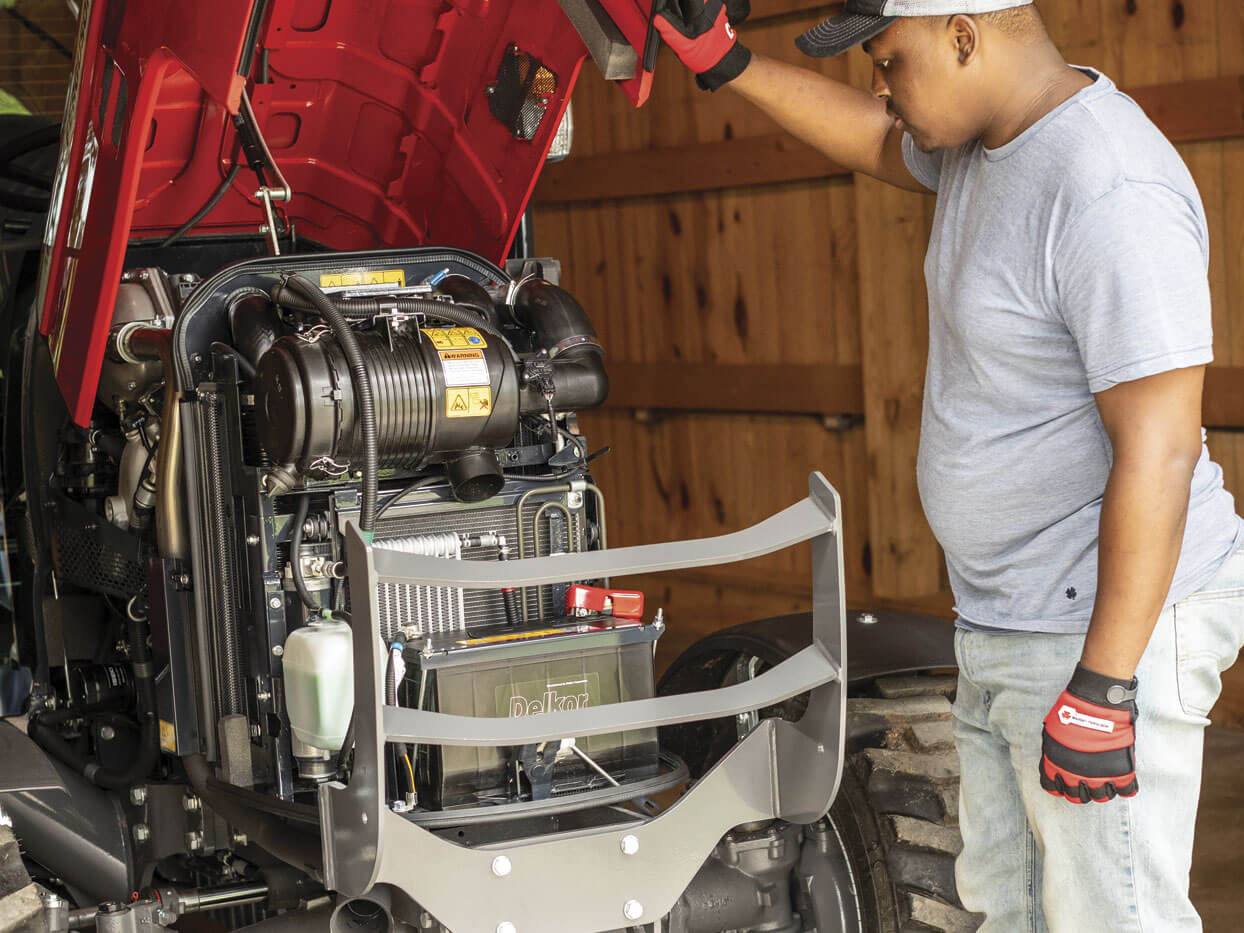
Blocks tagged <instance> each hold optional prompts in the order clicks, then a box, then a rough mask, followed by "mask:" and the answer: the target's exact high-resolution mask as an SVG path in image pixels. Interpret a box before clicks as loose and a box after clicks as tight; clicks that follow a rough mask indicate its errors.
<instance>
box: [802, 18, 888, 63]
mask: <svg viewBox="0 0 1244 933" xmlns="http://www.w3.org/2000/svg"><path fill="white" fill-rule="evenodd" d="M897 18H898V17H895V16H873V15H871V14H868V13H839V14H838V15H837V16H831V17H830V18H829V19H827V20H825V21H823V22H820V23H817V24H816V25H815V26H813V27H812V28H811V29H809V30H808V31H807V32H805V33H804V34H803V35H802V36H800V37H799V38H797V39H796V40H795V45H797V46H798V47H799V51H801V52H803V53H804V54H805V55H811V56H812V57H813V58H830V57H832V56H834V55H841V54H842V53H843V52H845V51H846V50H847V49H849V48H851V46H853V45H859V44H860V43H861V42H867V41H868V40H869V39H871V38H872V37H873V36H875V35H877V34H878V33H879V32H881V31H882V30H883V29H885V28H886V27H887V26H889V25H890V24H891V23H892V22H894V20H895V19H897Z"/></svg>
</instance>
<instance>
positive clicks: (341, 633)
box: [281, 619, 354, 751]
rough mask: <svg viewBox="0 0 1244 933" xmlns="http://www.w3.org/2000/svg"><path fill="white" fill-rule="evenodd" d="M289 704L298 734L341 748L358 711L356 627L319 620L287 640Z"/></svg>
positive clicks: (316, 743) (321, 745)
mask: <svg viewBox="0 0 1244 933" xmlns="http://www.w3.org/2000/svg"><path fill="white" fill-rule="evenodd" d="M281 660H282V662H283V664H284V667H285V707H286V710H287V711H288V712H289V725H290V728H291V729H293V731H294V736H295V737H296V738H297V739H298V740H299V741H301V742H304V743H306V744H307V745H314V746H315V747H316V748H326V749H328V750H329V751H337V750H338V749H339V748H341V745H342V743H343V742H344V741H345V738H346V729H347V727H348V726H349V725H350V713H351V712H353V710H354V647H353V644H352V643H351V636H350V626H348V625H346V623H344V622H337V621H333V620H330V619H315V620H314V621H312V622H309V623H308V624H306V625H304V626H303V627H302V628H299V629H295V630H294V631H293V632H291V633H290V636H289V638H287V639H285V654H284V655H283V656H282V659H281Z"/></svg>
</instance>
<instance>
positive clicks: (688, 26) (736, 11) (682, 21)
mask: <svg viewBox="0 0 1244 933" xmlns="http://www.w3.org/2000/svg"><path fill="white" fill-rule="evenodd" d="M750 11H751V3H750V0H726V2H723V0H663V2H662V9H661V10H659V11H658V12H657V15H656V27H657V31H658V32H659V33H661V38H662V39H664V40H665V44H666V45H668V46H669V47H670V48H671V49H673V50H674V54H675V55H677V56H678V58H679V59H680V60H681V61H682V63H683V64H684V65H686V66H687V67H688V68H690V69H691V70H692V71H693V72H694V73H695V83H696V84H698V85H699V86H700V87H701V88H702V89H704V90H706V91H715V90H717V89H718V88H719V87H721V86H722V85H723V84H726V83H727V82H729V81H733V80H734V79H735V78H737V77H738V76H739V75H740V74H742V73H743V69H744V68H746V67H747V65H748V62H750V61H751V59H752V53H751V52H750V51H749V50H748V49H747V47H746V46H744V45H742V44H741V43H740V42H739V40H738V36H736V35H735V32H734V26H733V25H731V24H732V23H741V22H742V21H743V20H744V19H746V18H747V14H748V13H749V12H750Z"/></svg>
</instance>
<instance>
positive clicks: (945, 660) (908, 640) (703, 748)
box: [657, 610, 956, 778]
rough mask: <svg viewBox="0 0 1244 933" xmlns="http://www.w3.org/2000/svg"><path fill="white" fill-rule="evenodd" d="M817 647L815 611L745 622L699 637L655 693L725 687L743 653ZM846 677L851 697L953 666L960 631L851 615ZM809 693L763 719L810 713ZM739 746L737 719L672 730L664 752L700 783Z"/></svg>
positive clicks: (663, 734)
mask: <svg viewBox="0 0 1244 933" xmlns="http://www.w3.org/2000/svg"><path fill="white" fill-rule="evenodd" d="M810 644H812V616H811V614H810V613H806V612H804V613H800V614H798V615H789V616H777V617H775V618H772V619H760V620H757V621H755V622H745V623H743V624H742V625H736V626H734V627H732V628H728V629H723V630H722V631H720V632H714V633H713V634H712V635H709V636H707V637H705V638H702V639H700V641H698V642H696V643H695V644H694V645H692V646H691V647H690V648H688V649H687V650H686V651H684V652H683V653H682V654H681V655H679V656H678V657H677V658H676V659H675V660H674V663H673V664H671V665H670V666H669V668H667V669H666V671H665V674H664V675H663V676H662V677H661V681H660V683H659V684H658V686H657V693H658V694H659V695H661V696H669V695H673V694H679V693H693V692H696V691H700V690H712V689H715V688H717V687H720V686H722V685H723V684H725V683H726V682H727V678H729V677H731V676H732V675H733V674H734V671H733V668H734V665H735V663H736V661H737V660H738V658H739V657H740V656H744V657H755V658H759V659H760V660H761V661H762V662H763V663H764V664H765V665H767V666H773V665H776V664H780V663H781V662H782V661H785V660H786V659H787V658H789V657H791V656H792V655H794V654H796V653H797V652H799V651H801V650H802V649H804V648H806V647H807V646H808V645H810ZM846 655H847V660H846V667H847V670H846V678H847V688H848V691H849V692H854V693H856V694H859V693H863V692H864V687H865V686H866V685H867V684H868V683H870V682H871V681H873V680H876V679H877V678H878V677H883V676H886V675H889V674H905V673H914V672H916V671H927V670H930V669H934V668H953V667H955V666H956V664H955V651H954V626H953V625H952V624H951V623H950V622H948V621H947V620H945V619H939V618H937V617H935V616H928V615H921V614H918V613H913V612H897V611H884V610H878V611H875V612H849V613H847V651H846ZM807 698H808V694H803V695H802V696H799V697H795V698H793V699H790V700H787V701H786V702H785V703H782V704H779V706H777V707H775V708H773V709H767V710H761V711H760V715H761V716H762V717H765V716H780V717H782V718H784V719H790V720H797V719H799V718H801V717H802V715H803V712H804V710H806V709H807ZM737 741H738V731H737V725H736V723H735V722H734V721H733V720H722V719H716V720H704V721H698V722H691V723H684V724H682V725H678V726H666V727H663V728H662V729H661V730H660V743H661V747H662V748H663V749H665V750H666V751H669V752H672V753H673V754H675V755H677V756H678V757H679V758H681V759H682V760H683V761H684V762H686V764H687V767H688V768H689V769H690V770H691V775H692V777H694V778H699V777H700V776H702V775H703V774H704V773H705V772H706V771H707V770H708V768H710V767H711V766H712V765H713V764H714V763H715V762H717V761H719V760H720V759H721V757H722V756H723V755H724V754H726V753H727V752H728V751H729V750H730V749H731V748H732V747H733V746H734V744H735V742H737Z"/></svg>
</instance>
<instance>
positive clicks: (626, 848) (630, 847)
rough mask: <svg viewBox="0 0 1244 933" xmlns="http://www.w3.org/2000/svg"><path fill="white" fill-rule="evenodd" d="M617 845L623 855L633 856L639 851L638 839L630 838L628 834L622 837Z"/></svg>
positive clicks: (636, 837)
mask: <svg viewBox="0 0 1244 933" xmlns="http://www.w3.org/2000/svg"><path fill="white" fill-rule="evenodd" d="M619 845H620V846H621V847H622V854H623V855H634V854H635V853H636V852H638V851H639V837H638V836H632V835H630V834H629V833H628V834H627V835H625V836H623V837H622V841H621V842H620V843H619Z"/></svg>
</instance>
